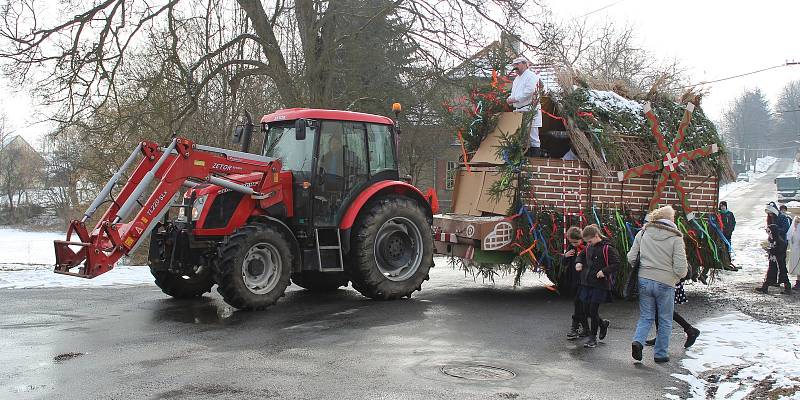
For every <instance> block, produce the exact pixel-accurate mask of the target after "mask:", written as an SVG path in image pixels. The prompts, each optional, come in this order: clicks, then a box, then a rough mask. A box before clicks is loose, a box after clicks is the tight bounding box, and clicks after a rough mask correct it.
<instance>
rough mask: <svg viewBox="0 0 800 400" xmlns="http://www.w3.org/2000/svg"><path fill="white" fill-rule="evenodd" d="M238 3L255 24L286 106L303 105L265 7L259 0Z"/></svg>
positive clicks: (270, 71)
mask: <svg viewBox="0 0 800 400" xmlns="http://www.w3.org/2000/svg"><path fill="white" fill-rule="evenodd" d="M237 1H238V3H239V5H240V6H241V7H242V9H243V10H244V12H245V14H247V18H248V19H250V22H251V23H252V24H253V29H254V30H255V31H256V35H258V37H259V38H261V49H262V51H263V52H264V56H266V57H267V61H269V72H268V75H269V77H270V78H272V81H273V82H274V83H275V88H276V89H277V90H278V93H279V94H280V96H281V100H283V104H284V106H286V107H297V106H299V105H301V104H300V99H299V98H298V96H297V94H298V92H299V91H298V90H297V88H296V87H295V86H294V84H293V80H292V77H291V75H290V74H289V69H288V67H287V66H286V60H285V59H284V57H283V53H282V52H281V47H280V44H279V43H278V39H277V38H276V37H275V32H274V31H273V28H274V27H273V26H272V23H271V22H270V20H269V17H267V13H266V12H265V11H264V5H263V4H262V3H261V1H259V0H237Z"/></svg>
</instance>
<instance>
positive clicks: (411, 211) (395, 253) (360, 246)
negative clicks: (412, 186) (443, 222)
mask: <svg viewBox="0 0 800 400" xmlns="http://www.w3.org/2000/svg"><path fill="white" fill-rule="evenodd" d="M362 213H363V214H361V215H360V216H359V217H358V219H357V220H356V224H355V225H354V226H353V232H352V239H351V241H352V245H351V248H350V252H349V254H348V261H349V262H348V263H347V265H346V266H345V268H346V270H347V273H348V274H349V275H350V279H351V281H352V282H353V288H355V289H356V290H358V291H359V292H361V294H363V295H364V296H367V297H370V298H373V299H380V300H393V299H399V298H401V297H406V296H408V297H410V296H411V294H412V293H414V291H416V290H422V282H423V281H424V280H426V279H427V278H428V271H429V270H430V268H431V266H432V265H433V241H432V234H431V224H430V221H428V218H427V216H426V215H425V212H424V211H423V209H422V207H420V206H419V204H418V203H417V202H415V201H414V200H412V199H409V198H406V197H398V196H390V197H385V198H381V199H378V200H377V201H374V202H372V203H371V204H368V205H367V206H366V207H365V209H364V210H363V211H362Z"/></svg>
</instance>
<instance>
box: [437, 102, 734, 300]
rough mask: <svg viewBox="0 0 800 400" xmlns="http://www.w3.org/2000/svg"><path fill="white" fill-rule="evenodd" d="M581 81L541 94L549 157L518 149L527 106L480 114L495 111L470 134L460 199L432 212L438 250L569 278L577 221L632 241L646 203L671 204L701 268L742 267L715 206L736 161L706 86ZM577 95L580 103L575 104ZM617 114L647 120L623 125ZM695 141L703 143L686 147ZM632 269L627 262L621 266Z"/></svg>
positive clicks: (696, 271) (557, 280) (623, 247)
mask: <svg viewBox="0 0 800 400" xmlns="http://www.w3.org/2000/svg"><path fill="white" fill-rule="evenodd" d="M575 91H580V92H581V93H577V94H576V93H574V92H571V93H568V94H565V93H560V94H550V95H549V96H545V97H542V99H541V104H542V111H543V114H544V116H543V117H544V118H543V126H542V128H540V137H541V141H542V148H543V149H544V151H545V153H546V156H545V157H536V158H526V157H523V156H522V155H521V151H520V149H519V147H520V146H519V143H521V142H524V141H525V139H526V138H527V134H528V128H527V122H526V118H525V115H524V114H523V113H515V112H499V113H495V114H493V115H476V116H475V118H482V119H484V120H494V121H496V123H495V124H493V125H492V126H491V127H490V129H487V132H485V133H483V135H482V137H481V138H480V140H479V141H477V142H478V143H479V144H478V145H477V147H473V148H469V146H467V144H468V143H469V141H470V140H468V139H467V140H464V139H462V142H461V143H462V150H463V151H462V154H463V156H462V158H461V160H460V162H461V168H460V169H459V170H458V171H457V172H456V176H455V188H454V194H453V205H452V209H451V210H450V212H449V213H445V214H439V215H435V216H434V218H433V221H434V223H433V225H434V227H433V230H434V247H435V251H436V253H437V254H439V255H444V256H447V257H450V258H452V259H453V260H455V261H457V262H458V263H459V264H460V265H462V266H463V267H465V268H472V267H475V266H479V267H481V268H489V269H507V270H511V271H513V272H514V273H516V274H517V277H519V276H521V275H522V274H523V273H525V271H531V270H533V271H538V272H542V273H545V274H546V275H547V276H548V278H550V280H551V281H552V282H553V283H554V284H555V285H556V286H557V287H563V286H564V285H565V282H564V281H563V279H562V278H563V268H562V266H561V265H560V255H561V254H563V252H564V250H565V249H566V246H567V241H566V238H565V233H566V230H567V229H568V228H569V227H570V226H578V227H585V226H586V225H588V224H596V225H598V226H599V227H600V228H601V229H602V230H603V232H604V234H605V235H606V236H608V237H609V238H610V239H611V240H612V241H613V242H614V243H615V244H616V245H617V247H618V249H619V250H620V252H626V251H627V250H628V248H629V247H630V245H631V243H632V241H633V238H634V236H635V234H636V232H638V230H639V229H640V228H641V227H642V225H643V223H644V222H645V221H644V217H645V215H646V214H647V212H648V211H649V210H651V209H653V208H655V207H659V206H662V205H667V204H670V205H673V206H674V207H675V208H676V210H678V211H679V217H678V218H677V223H678V226H679V228H680V229H681V231H682V232H683V233H684V238H685V240H686V244H687V256H688V258H689V261H690V264H692V266H693V274H692V277H693V278H695V279H700V280H705V278H706V277H707V275H708V274H709V272H710V271H713V270H717V269H734V268H735V267H734V266H732V265H731V263H730V253H731V251H732V249H731V248H730V243H727V240H726V239H725V238H724V236H723V235H722V234H721V228H722V227H721V223H722V221H721V219H720V218H719V216H718V214H717V204H718V202H719V186H720V183H721V182H722V181H723V180H726V179H731V177H732V176H733V170H732V168H730V162H729V160H728V158H727V154H726V153H725V152H724V148H723V147H722V144H721V141H720V139H719V137H718V135H717V133H716V130H714V128H713V124H711V123H710V122H709V121H708V120H707V119H706V118H705V116H704V115H703V114H702V110H701V109H700V108H699V107H698V104H699V97H696V98H690V99H691V101H687V102H685V103H683V104H680V103H679V102H678V101H674V100H668V99H666V98H659V99H657V101H653V102H649V101H636V100H630V99H626V98H623V97H622V96H620V95H618V94H616V93H613V92H609V91H601V90H593V89H589V88H584V89H583V90H581V89H575ZM486 97H488V96H484V99H485V98H486ZM491 97H498V98H503V97H502V95H495V96H491ZM576 98H579V99H583V104H581V105H579V106H578V107H577V108H574V107H575V106H574V104H575V103H576V101H575V99H576ZM570 105H572V106H573V108H572V109H570V108H569V107H570ZM486 108H487V109H497V108H496V107H495V108H493V107H486ZM657 108H658V109H657ZM665 108H666V110H665ZM693 117H694V118H695V120H694V121H693ZM615 118H624V119H626V122H629V123H630V122H631V121H633V122H632V123H633V124H636V123H639V124H641V125H643V128H641V129H639V130H638V131H637V132H636V133H637V134H632V132H625V131H623V130H622V129H620V127H621V126H622V124H621V123H619V121H616V120H615ZM687 138H689V140H687ZM472 139H473V142H474V141H475V140H474V139H475V138H472ZM611 141H613V144H611V143H610V142H611ZM687 143H688V145H692V146H693V147H694V146H698V145H699V146H698V147H697V148H693V149H691V150H688V151H684V150H682V149H681V146H682V145H687ZM688 145H687V146H688ZM523 150H524V149H523ZM612 150H613V151H614V152H616V153H617V154H616V155H615V156H612V155H611V154H609V153H610V152H611V151H612ZM628 273H629V266H628V265H627V262H625V265H623V267H622V270H621V275H622V277H624V276H625V275H627V274H628ZM621 280H623V281H624V279H618V283H619V281H621Z"/></svg>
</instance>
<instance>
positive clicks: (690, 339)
mask: <svg viewBox="0 0 800 400" xmlns="http://www.w3.org/2000/svg"><path fill="white" fill-rule="evenodd" d="M698 336H700V329H697V328H695V327H692V328H689V329H687V330H686V342H685V343H684V344H683V347H684V348H687V349H688V348H689V347H692V345H693V344H694V342H695V341H696V340H697V337H698Z"/></svg>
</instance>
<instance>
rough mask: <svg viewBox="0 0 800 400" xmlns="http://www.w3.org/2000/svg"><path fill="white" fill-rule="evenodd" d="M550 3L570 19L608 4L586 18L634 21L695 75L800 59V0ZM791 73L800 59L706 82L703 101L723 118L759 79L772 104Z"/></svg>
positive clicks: (794, 76) (648, 40) (643, 37)
mask: <svg viewBox="0 0 800 400" xmlns="http://www.w3.org/2000/svg"><path fill="white" fill-rule="evenodd" d="M548 5H549V6H550V8H551V9H552V10H553V13H554V14H555V15H556V16H559V17H562V18H564V19H567V18H574V17H578V16H581V15H585V14H587V13H589V12H591V11H593V10H598V9H601V8H603V7H605V6H608V8H605V9H603V10H601V11H598V12H595V13H592V14H590V15H588V16H586V18H589V19H590V20H589V22H597V23H600V22H602V21H603V20H604V19H610V20H612V21H619V22H620V23H626V22H627V23H630V24H632V25H633V26H634V28H635V30H636V33H637V36H638V37H637V39H638V41H639V43H641V45H642V47H643V48H645V49H647V50H649V51H651V52H653V53H654V54H656V55H657V56H658V57H659V58H662V59H671V58H678V59H679V60H680V61H681V63H682V64H683V65H684V66H685V67H686V68H687V69H688V72H689V75H690V77H691V81H692V82H691V83H696V82H701V81H710V80H714V79H718V78H724V77H728V76H733V75H738V74H741V73H745V72H750V71H755V70H759V69H763V68H766V67H771V66H774V65H779V64H783V63H785V62H786V61H787V60H788V61H800V1H796V0H795V1H792V0H783V1H778V0H761V1H753V2H750V1H748V2H745V1H730V0H728V1H722V0H669V1H658V2H655V1H641V0H639V1H636V0H622V1H615V0H561V1H555V0H550V1H548ZM792 80H800V65H798V66H791V67H783V68H777V69H773V70H771V71H767V72H762V73H758V74H754V75H750V76H747V77H743V78H738V79H732V80H728V81H724V82H719V83H714V84H711V85H707V87H708V88H709V89H710V94H709V95H708V96H706V97H705V98H704V99H703V103H702V106H703V109H704V111H705V112H706V113H707V114H708V115H709V116H710V117H711V118H712V119H714V120H719V119H720V117H721V116H722V113H723V110H724V109H725V108H726V107H727V106H728V104H729V103H730V102H731V101H732V100H733V99H734V98H735V97H736V96H738V95H739V94H741V93H742V92H743V91H744V90H746V89H754V88H756V87H759V88H761V89H762V90H763V91H764V92H765V94H766V95H767V97H768V100H769V101H770V103H771V104H774V103H775V101H776V99H777V97H778V94H779V92H780V90H781V88H782V87H783V86H784V85H785V84H786V83H788V82H789V81H792ZM798 107H800V105H799V106H798Z"/></svg>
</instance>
